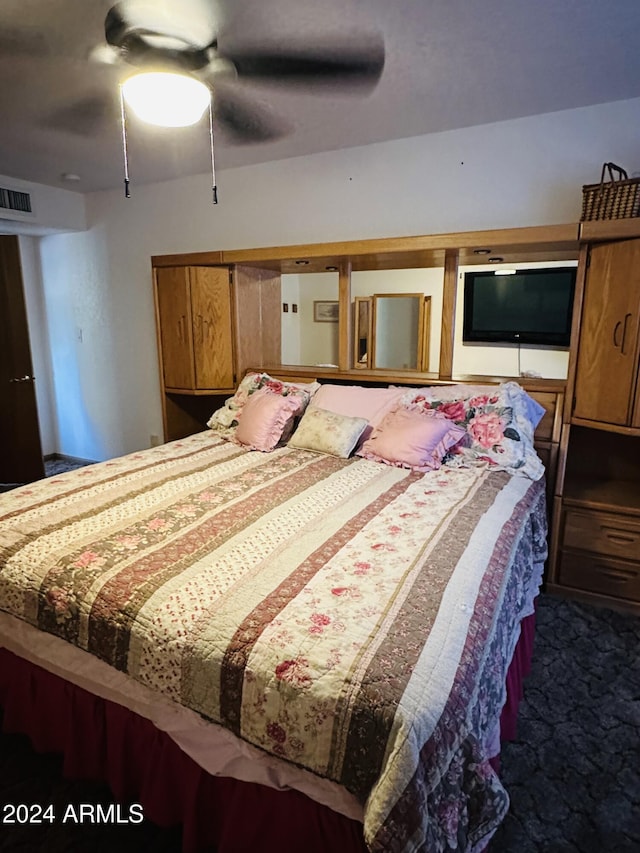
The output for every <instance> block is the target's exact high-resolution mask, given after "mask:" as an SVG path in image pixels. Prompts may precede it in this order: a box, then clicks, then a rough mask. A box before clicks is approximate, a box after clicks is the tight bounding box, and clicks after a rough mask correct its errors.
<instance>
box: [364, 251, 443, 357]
mask: <svg viewBox="0 0 640 853" xmlns="http://www.w3.org/2000/svg"><path fill="white" fill-rule="evenodd" d="M443 280H444V270H443V269H442V268H441V267H428V268H426V267H425V268H417V269H401V270H357V271H354V272H353V273H352V275H351V295H352V297H353V305H352V310H353V314H354V320H353V323H354V325H353V327H352V328H353V337H354V343H353V364H354V366H359V367H369V368H378V369H386V370H419V371H421V372H424V373H426V372H428V371H429V370H430V369H436V370H437V365H438V361H439V355H440V325H441V320H442V292H443ZM398 297H400V299H398ZM367 301H368V304H369V309H368V310H369V315H368V317H369V320H368V321H367V313H366V311H367V308H366V307H362V304H363V303H364V305H365V306H366V304H367ZM374 301H375V303H376V306H377V310H374ZM374 316H375V320H374ZM374 324H375V325H374ZM409 342H410V344H409ZM374 350H375V352H376V355H375V357H374ZM365 352H366V354H367V355H366V358H365ZM405 365H408V366H407V367H405ZM434 365H435V368H433V367H432V366H434Z"/></svg>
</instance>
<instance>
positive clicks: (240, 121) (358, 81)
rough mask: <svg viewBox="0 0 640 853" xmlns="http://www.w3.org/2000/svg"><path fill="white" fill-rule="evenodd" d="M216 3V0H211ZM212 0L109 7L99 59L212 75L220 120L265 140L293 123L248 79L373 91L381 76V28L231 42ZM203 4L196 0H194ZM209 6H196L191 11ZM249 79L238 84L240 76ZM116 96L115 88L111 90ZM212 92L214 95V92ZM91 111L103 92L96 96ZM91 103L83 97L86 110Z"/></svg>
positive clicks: (248, 137) (132, 0) (247, 138)
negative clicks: (354, 34) (340, 35)
mask: <svg viewBox="0 0 640 853" xmlns="http://www.w3.org/2000/svg"><path fill="white" fill-rule="evenodd" d="M209 3H210V0H209ZM209 3H207V0H191V3H190V4H184V3H181V4H180V5H179V8H178V9H176V4H172V6H171V7H169V6H167V5H166V4H165V5H164V6H163V4H162V3H157V2H156V3H154V4H150V3H148V2H147V3H140V2H139V0H138V2H136V0H128V2H127V0H124V2H120V3H118V4H116V5H115V6H113V7H112V8H111V9H109V11H108V13H107V16H106V19H105V23H104V36H105V42H106V45H103V46H102V47H100V48H98V49H97V50H96V51H94V53H93V57H94V59H95V58H97V59H99V60H100V61H102V62H108V63H110V64H112V65H113V64H115V65H116V66H118V68H119V70H120V71H126V70H130V71H131V74H132V75H135V74H136V73H137V72H138V73H140V72H170V73H172V74H178V75H181V76H183V77H187V78H192V79H196V80H198V81H200V82H202V83H204V84H205V85H206V86H207V88H208V89H209V92H210V93H211V92H212V93H213V118H214V123H215V125H216V127H217V128H220V129H221V130H222V131H223V133H224V134H225V136H226V137H227V138H229V139H231V141H233V142H238V143H244V142H265V141H270V140H273V139H276V138H278V137H280V136H282V135H284V133H286V132H287V130H288V128H287V126H286V125H285V123H284V122H282V121H281V120H280V119H279V118H278V117H277V116H275V115H272V114H270V113H269V112H268V111H267V110H265V109H264V108H263V107H262V106H261V105H260V104H259V102H258V101H257V100H255V99H254V98H251V97H250V96H248V95H247V94H246V89H247V84H252V83H259V84H262V83H266V84H274V85H278V86H281V87H282V86H285V87H289V88H295V87H298V88H303V89H304V91H305V93H307V92H314V91H315V92H318V91H331V92H344V91H347V92H356V93H367V92H369V91H371V90H372V89H373V88H374V87H375V85H376V84H377V83H378V80H379V79H380V76H381V74H382V71H383V68H384V59H385V52H384V43H383V41H382V39H381V38H380V37H379V36H378V35H368V36H366V35H361V36H360V37H358V38H355V39H354V38H350V39H349V41H344V40H343V41H340V40H336V39H335V38H333V39H331V40H330V41H329V42H327V43H323V42H322V41H321V40H310V41H308V42H307V43H302V44H301V43H297V44H286V45H284V44H283V43H282V42H283V40H282V39H279V40H278V41H277V42H274V41H273V40H271V41H269V40H265V42H263V43H262V44H256V43H255V41H254V42H253V43H252V44H251V45H249V46H247V45H245V46H242V45H240V46H233V45H232V44H226V45H225V41H224V34H221V33H218V32H216V31H215V26H214V25H213V24H212V22H211V8H210V5H209ZM194 4H195V5H194ZM194 9H195V11H196V13H197V12H198V11H200V12H201V14H200V15H198V14H195V15H194V14H188V12H189V11H190V12H191V13H193V11H194ZM236 83H237V84H241V85H234V84H236ZM109 97H110V100H111V101H113V93H111V95H110V96H109ZM209 97H210V95H209ZM87 100H88V102H89V106H88V108H89V112H90V113H91V114H94V113H95V112H96V99H95V98H89V99H87ZM85 108H87V104H78V110H79V112H81V111H82V110H85V111H86V109H85ZM72 118H73V105H72V106H71V107H67V108H65V114H64V121H65V123H66V124H67V125H68V124H69V122H70V121H72Z"/></svg>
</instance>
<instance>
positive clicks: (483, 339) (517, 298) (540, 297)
mask: <svg viewBox="0 0 640 853" xmlns="http://www.w3.org/2000/svg"><path fill="white" fill-rule="evenodd" d="M575 282H576V268H575V267H550V268H547V269H542V268H540V269H530V270H517V271H516V272H515V273H512V274H510V275H504V274H502V275H501V274H499V273H498V274H497V275H496V271H495V270H490V271H488V272H481V271H478V272H467V273H465V276H464V321H463V331H462V339H463V341H467V342H470V343H473V342H478V343H521V344H542V345H545V344H546V345H547V346H556V347H568V346H569V338H570V336H571V314H572V310H573V292H574V289H575Z"/></svg>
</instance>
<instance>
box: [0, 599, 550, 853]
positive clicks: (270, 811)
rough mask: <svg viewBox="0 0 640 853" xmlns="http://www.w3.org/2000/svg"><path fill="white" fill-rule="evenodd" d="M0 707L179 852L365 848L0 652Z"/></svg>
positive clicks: (10, 728) (531, 622)
mask: <svg viewBox="0 0 640 853" xmlns="http://www.w3.org/2000/svg"><path fill="white" fill-rule="evenodd" d="M534 629H535V614H532V615H531V616H529V617H527V618H526V619H525V620H524V621H523V623H522V630H521V636H520V640H519V642H518V645H517V647H516V651H515V654H514V658H513V661H512V663H511V666H510V668H509V673H508V676H507V702H506V705H505V707H504V710H503V712H502V717H501V720H500V725H501V737H502V740H509V739H512V738H514V737H515V733H516V716H517V710H518V704H519V702H520V699H521V697H522V688H523V685H522V682H523V678H524V676H525V675H526V674H527V673H528V672H529V668H530V662H531V655H532V651H533V634H534ZM0 705H1V706H2V708H3V709H4V725H3V728H4V731H5V732H8V733H22V734H26V735H28V736H29V738H30V739H31V742H32V744H33V746H34V748H35V749H36V751H38V752H57V753H62V754H63V756H64V765H63V773H64V775H65V777H67V778H71V779H92V780H100V781H105V782H107V783H108V784H109V786H110V788H111V790H112V792H113V794H114V796H115V798H116V800H118V801H119V802H122V803H126V802H136V803H141V804H142V805H143V807H144V815H145V818H148V819H149V820H151V821H153V822H154V823H155V824H157V825H159V826H163V827H169V826H174V825H176V824H182V827H183V835H182V839H183V842H182V843H183V851H184V853H198V851H203V850H206V849H214V850H216V851H217V853H246V851H247V850H260V851H261V853H300V851H301V850H304V851H305V853H327V851H338V850H339V851H340V853H364V851H366V849H367V848H366V846H365V844H364V840H363V837H362V825H361V824H360V823H358V822H357V821H354V820H350V819H349V818H347V817H344V816H343V815H339V814H336V813H335V812H333V811H331V810H330V809H329V808H326V807H324V806H321V805H318V804H317V803H315V802H314V801H313V800H310V799H309V798H308V797H306V796H305V795H304V794H301V793H299V792H297V791H284V792H283V791H276V790H274V789H272V788H266V787H264V786H262V785H258V784H254V783H249V782H239V781H236V780H234V779H229V778H226V777H218V776H210V775H209V774H208V773H206V772H205V771H204V770H203V769H202V768H201V767H199V765H197V764H196V763H195V762H194V761H193V760H192V759H191V758H189V757H188V756H187V755H185V754H184V753H183V752H182V751H181V750H180V749H179V747H177V746H176V744H175V743H174V742H173V741H172V740H171V739H170V738H169V737H168V735H166V734H165V733H164V732H161V731H159V730H158V729H156V728H155V726H154V725H153V724H152V723H150V722H149V721H148V720H146V719H144V718H142V717H140V716H138V715H137V714H134V713H133V712H132V711H128V710H127V709H125V708H123V707H122V706H121V705H117V704H115V703H113V702H110V701H107V700H104V699H100V698H98V697H96V696H93V695H92V694H91V693H88V692H87V691H86V690H83V689H81V688H80V687H76V686H75V685H72V684H70V683H69V682H67V681H65V680H64V679H62V678H60V677H58V676H55V675H52V674H51V673H49V672H47V671H46V670H43V669H42V668H40V667H38V666H35V665H34V664H30V663H28V662H27V661H25V660H23V659H22V658H19V657H17V656H16V655H14V654H12V653H11V652H9V651H7V650H6V649H3V648H0ZM497 763H498V762H497V761H496V762H495V764H494V766H495V765H497ZM248 816H249V819H248Z"/></svg>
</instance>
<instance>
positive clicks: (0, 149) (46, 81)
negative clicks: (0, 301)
mask: <svg viewBox="0 0 640 853" xmlns="http://www.w3.org/2000/svg"><path fill="white" fill-rule="evenodd" d="M129 2H130V3H137V4H138V6H143V7H144V6H145V5H146V6H150V5H151V6H153V7H154V8H155V11H156V12H157V9H158V7H159V6H162V5H164V6H166V7H168V8H169V14H175V13H176V12H175V10H176V9H179V10H180V15H183V16H184V14H185V10H188V11H191V12H193V16H195V17H196V18H197V17H198V15H202V8H201V7H202V5H203V4H206V5H207V6H209V7H211V14H212V16H213V19H214V21H215V26H216V30H217V32H219V33H220V42H221V44H224V43H225V39H226V41H227V42H228V43H235V44H240V45H244V44H250V43H252V44H255V43H260V42H261V40H263V39H270V40H271V43H273V41H274V40H276V41H278V42H279V43H281V44H283V45H284V46H291V45H296V44H300V43H301V42H302V43H303V44H306V45H312V44H313V41H314V39H318V40H319V41H320V42H321V43H323V44H325V43H327V42H328V41H329V42H330V41H331V40H332V39H334V38H337V39H343V40H345V39H346V40H350V39H353V38H354V37H357V36H358V35H359V34H370V33H374V32H379V33H381V34H382V36H383V38H384V43H385V52H386V62H385V68H384V72H383V75H382V78H381V80H380V83H379V84H378V86H377V88H376V89H375V90H374V91H373V92H372V93H371V94H369V95H368V96H366V97H362V96H358V95H355V94H353V93H351V94H344V93H342V92H340V90H335V89H334V90H331V91H328V92H324V93H322V94H317V93H309V92H308V91H304V90H299V89H298V90H293V91H289V90H283V89H282V88H276V87H275V86H268V85H266V84H264V83H263V84H260V85H257V84H254V85H252V86H251V87H248V86H246V84H243V89H242V90H243V91H244V92H245V93H246V94H247V95H249V96H250V97H251V98H252V99H254V100H255V101H256V102H257V103H258V104H260V105H261V107H262V108H263V109H267V110H269V111H270V112H271V114H273V115H275V116H277V117H279V118H280V119H282V120H284V121H286V122H287V123H288V124H289V125H290V128H291V132H290V133H289V134H288V135H286V136H285V137H284V138H282V139H279V140H278V141H276V142H270V143H262V144H254V145H237V144H235V145H234V144H231V143H230V142H229V141H228V140H226V139H225V138H224V137H223V135H222V134H217V135H216V145H215V151H216V165H217V167H218V169H220V168H224V167H235V166H242V165H249V164H255V163H261V162H266V161H270V160H280V159H284V158H288V157H295V156H299V155H305V154H311V153H316V152H320V151H328V150H332V149H337V148H346V147H350V146H356V145H366V144H368V143H372V142H381V141H385V140H390V139H397V138H402V137H408V136H416V135H421V134H425V133H434V132H438V131H444V130H451V129H455V128H461V127H469V126H472V125H478V124H485V123H489V122H495V121H501V120H506V119H513V118H517V117H522V116H528V115H535V114H539V113H544V112H553V111H556V110H565V109H571V108H574V107H582V106H588V105H592V104H597V103H604V102H607V101H615V100H622V99H627V98H635V97H639V96H640V49H639V42H640V39H639V37H640V0H608V2H604V0H173V3H172V2H171V0H129ZM111 5H112V0H2V2H1V4H0V80H1V81H2V85H1V87H0V116H1V120H0V174H3V175H7V176H10V177H14V178H21V179H24V180H31V181H35V182H39V183H44V184H48V185H51V186H64V187H66V188H67V189H73V190H77V191H80V192H87V191H90V190H96V189H106V188H112V187H121V186H122V170H123V165H122V144H121V136H120V124H119V116H118V106H117V105H118V94H117V81H118V79H119V77H121V76H126V70H127V69H126V68H124V67H122V66H119V67H118V66H109V65H105V64H100V63H98V62H95V61H90V60H89V54H90V53H91V51H92V49H93V48H95V46H96V45H98V44H101V43H102V42H103V40H104V39H103V23H104V18H105V15H106V13H107V11H108V9H109V7H110V6H111ZM129 70H130V69H129ZM236 85H239V84H236ZM100 92H102V93H104V92H108V93H112V97H113V117H112V119H111V120H109V121H107V122H106V123H102V124H101V125H99V126H98V127H96V128H94V129H92V130H91V129H88V128H87V129H86V132H85V133H82V134H79V133H71V132H68V131H62V130H60V129H55V128H54V127H53V126H52V123H53V121H54V117H55V118H56V119H57V120H58V122H59V120H60V118H61V115H62V112H61V111H64V109H65V108H67V107H68V106H70V105H71V104H73V103H74V102H76V101H78V100H82V99H84V98H87V97H88V96H92V95H94V94H96V93H100ZM214 103H215V101H214ZM208 146H209V137H208V124H207V123H205V121H203V122H202V123H201V124H200V125H196V126H195V127H193V128H189V129H180V130H160V129H157V128H156V129H151V128H147V127H144V126H142V125H138V124H135V123H134V122H130V126H129V156H130V171H131V180H132V184H134V185H135V184H141V183H147V182H150V181H157V180H167V179H170V178H174V177H179V176H183V175H188V174H197V173H202V172H206V171H207V170H208V168H209V164H210V161H209V147H208ZM63 173H75V174H77V175H79V176H80V178H81V180H80V181H79V182H77V183H74V184H70V183H68V182H65V181H63V180H62V177H61V176H62V174H63Z"/></svg>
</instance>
